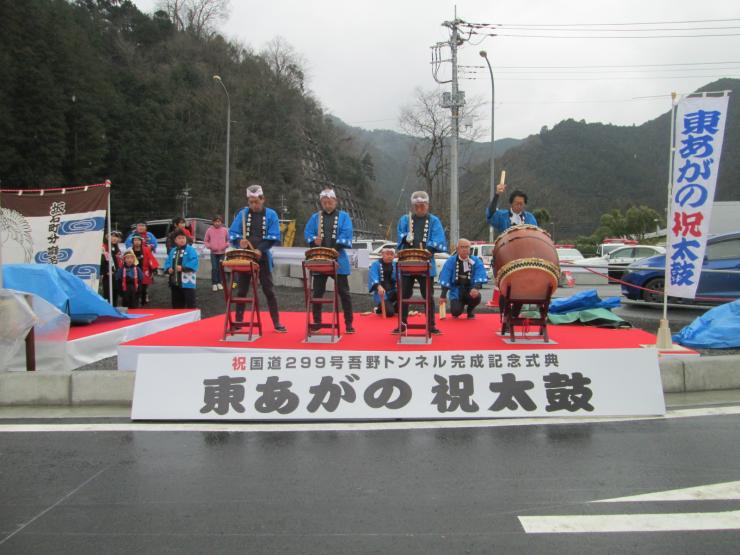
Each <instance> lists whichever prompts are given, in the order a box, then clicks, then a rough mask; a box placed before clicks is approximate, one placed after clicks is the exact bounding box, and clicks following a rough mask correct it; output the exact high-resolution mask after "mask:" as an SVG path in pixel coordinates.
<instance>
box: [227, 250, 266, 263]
mask: <svg viewBox="0 0 740 555" xmlns="http://www.w3.org/2000/svg"><path fill="white" fill-rule="evenodd" d="M259 259H260V251H258V250H255V249H232V250H230V251H226V253H225V254H224V259H223V262H222V263H221V264H223V265H224V266H225V267H227V268H233V267H235V266H239V267H244V266H251V265H252V264H259Z"/></svg>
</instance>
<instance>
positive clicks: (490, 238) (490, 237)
mask: <svg viewBox="0 0 740 555" xmlns="http://www.w3.org/2000/svg"><path fill="white" fill-rule="evenodd" d="M480 56H481V58H483V59H484V60H485V61H486V64H487V65H488V73H489V74H490V75H491V198H493V196H494V195H495V194H496V185H495V183H494V181H495V180H496V175H495V173H494V171H493V164H494V161H493V160H494V158H495V150H494V147H493V102H494V100H495V99H496V89H495V88H494V84H493V68H492V67H491V62H490V60H489V59H488V52H486V51H485V50H481V51H480ZM488 241H489V242H491V243H492V242H493V228H492V227H489V228H488Z"/></svg>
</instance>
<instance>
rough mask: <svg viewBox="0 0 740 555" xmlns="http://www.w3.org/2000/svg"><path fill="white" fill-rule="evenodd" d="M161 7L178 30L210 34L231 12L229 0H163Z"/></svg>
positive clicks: (204, 34) (199, 34)
mask: <svg viewBox="0 0 740 555" xmlns="http://www.w3.org/2000/svg"><path fill="white" fill-rule="evenodd" d="M160 8H161V9H162V10H164V11H165V12H167V15H168V16H169V17H170V19H171V20H172V23H173V24H174V25H175V29H177V30H178V31H190V32H192V33H193V34H195V35H196V36H199V37H203V36H208V35H210V34H211V33H213V32H214V30H215V27H216V24H217V23H219V22H220V21H223V20H224V19H226V17H227V16H228V14H229V0H162V1H161V3H160Z"/></svg>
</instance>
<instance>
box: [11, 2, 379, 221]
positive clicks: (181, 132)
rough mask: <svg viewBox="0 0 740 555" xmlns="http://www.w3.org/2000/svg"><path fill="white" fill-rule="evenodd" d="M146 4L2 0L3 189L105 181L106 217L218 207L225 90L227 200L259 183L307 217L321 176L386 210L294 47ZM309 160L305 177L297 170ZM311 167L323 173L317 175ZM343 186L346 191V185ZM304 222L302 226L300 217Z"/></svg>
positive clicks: (369, 208)
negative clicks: (255, 46)
mask: <svg viewBox="0 0 740 555" xmlns="http://www.w3.org/2000/svg"><path fill="white" fill-rule="evenodd" d="M205 23H206V24H205V25H204V24H203V22H202V21H201V22H195V23H194V22H192V21H190V22H188V21H187V20H186V21H185V23H183V21H182V20H180V19H179V18H176V17H173V16H172V14H168V13H166V12H162V11H160V12H157V13H155V14H154V15H153V16H148V15H145V14H142V13H141V12H140V11H139V10H138V9H137V8H136V6H135V5H133V4H132V3H131V2H130V1H128V0H77V1H76V2H69V1H65V0H23V1H16V0H0V137H1V138H0V179H1V180H2V186H3V187H5V188H13V187H19V188H34V187H52V186H59V185H72V184H80V183H95V182H100V181H102V180H104V179H106V178H109V179H110V180H111V181H112V183H113V188H112V204H113V220H114V221H117V222H118V224H119V225H124V224H128V223H130V222H132V221H135V220H138V219H140V218H153V217H165V216H172V215H177V214H179V213H180V206H181V205H180V201H179V200H178V198H177V197H178V194H180V193H181V192H182V191H183V190H184V189H186V188H188V189H189V191H190V195H191V202H190V208H191V209H190V212H191V214H192V215H197V216H205V217H209V216H211V215H212V214H214V213H216V212H222V211H223V195H224V168H225V164H224V156H225V138H226V95H225V94H224V90H223V89H222V88H221V87H220V85H219V84H218V83H217V82H216V81H214V80H213V75H220V76H221V77H222V79H223V83H224V84H225V86H226V87H227V89H228V92H229V95H230V100H231V120H232V125H231V208H232V209H236V208H238V207H239V206H242V205H243V203H244V192H243V191H244V186H245V185H247V184H248V183H249V182H251V181H257V182H260V183H263V184H265V185H266V189H267V191H268V194H269V195H270V196H271V197H272V199H271V201H272V205H273V206H274V205H276V204H277V203H278V201H279V197H280V195H281V194H282V195H284V196H285V199H286V201H287V205H288V208H289V210H290V215H291V216H293V217H296V216H297V217H298V218H299V220H302V221H305V215H306V214H307V213H308V211H310V210H312V209H313V207H312V205H311V202H310V201H309V202H307V201H306V199H307V198H311V196H310V195H309V196H308V197H307V196H306V191H307V189H311V190H313V189H315V188H316V187H318V186H320V185H321V183H320V181H321V180H322V179H324V178H326V179H329V180H331V181H333V182H335V183H337V184H338V185H341V186H342V187H344V188H346V190H347V191H350V192H351V193H352V194H353V195H354V197H353V198H354V199H355V200H356V201H357V202H358V203H360V204H361V205H362V206H363V207H364V209H365V211H366V213H367V212H369V213H368V214H367V216H368V220H370V219H373V217H374V214H377V213H379V212H380V211H381V209H382V207H381V205H380V202H379V201H378V199H377V198H376V197H375V196H374V195H373V192H372V187H371V184H370V179H369V177H368V172H371V170H372V164H371V162H370V163H369V164H368V160H366V161H365V164H363V163H362V161H361V160H360V159H359V158H357V157H354V156H353V155H352V154H351V153H350V152H349V151H348V150H347V149H346V148H344V143H343V142H342V141H341V138H342V137H341V134H340V133H339V132H338V131H337V130H336V128H335V126H334V125H332V124H331V122H329V121H328V120H327V118H326V116H325V114H324V113H323V111H322V109H321V108H320V106H319V102H318V101H317V100H315V99H314V98H312V97H311V96H310V95H309V94H307V93H306V92H305V90H304V76H303V72H302V69H301V66H300V64H299V61H298V60H297V59H293V58H292V57H291V56H293V54H294V53H293V52H292V50H291V49H290V48H285V45H281V44H280V43H279V42H278V43H274V44H273V45H272V49H271V50H270V51H269V52H263V53H255V52H254V51H252V50H250V49H249V48H246V47H244V46H242V45H240V44H237V43H234V42H228V41H226V40H225V39H224V38H223V37H222V36H220V35H219V34H218V33H216V32H213V30H212V28H210V29H209V26H208V25H207V23H208V22H207V21H206V22H205ZM307 165H311V166H312V167H313V168H314V169H315V170H317V171H314V172H313V178H312V182H311V183H308V180H307V178H306V173H307V172H306V171H305V167H306V166H307ZM317 175H318V178H317ZM348 194H350V193H348ZM302 221H301V222H299V223H302Z"/></svg>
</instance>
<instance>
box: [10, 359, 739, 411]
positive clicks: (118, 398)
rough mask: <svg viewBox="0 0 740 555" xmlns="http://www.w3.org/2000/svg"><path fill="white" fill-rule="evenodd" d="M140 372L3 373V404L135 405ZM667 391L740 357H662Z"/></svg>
mask: <svg viewBox="0 0 740 555" xmlns="http://www.w3.org/2000/svg"><path fill="white" fill-rule="evenodd" d="M135 377H136V373H135V372H124V371H119V370H85V371H71V372H53V373H52V372H1V373H0V407H11V406H130V405H131V401H132V399H133V394H134V378H135ZM660 377H661V380H662V382H663V392H664V393H694V392H700V391H718V390H728V389H740V355H720V356H711V357H710V356H705V357H692V358H663V359H661V360H660Z"/></svg>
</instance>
